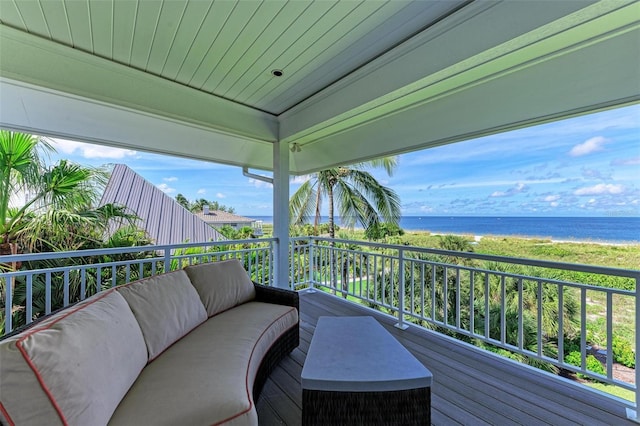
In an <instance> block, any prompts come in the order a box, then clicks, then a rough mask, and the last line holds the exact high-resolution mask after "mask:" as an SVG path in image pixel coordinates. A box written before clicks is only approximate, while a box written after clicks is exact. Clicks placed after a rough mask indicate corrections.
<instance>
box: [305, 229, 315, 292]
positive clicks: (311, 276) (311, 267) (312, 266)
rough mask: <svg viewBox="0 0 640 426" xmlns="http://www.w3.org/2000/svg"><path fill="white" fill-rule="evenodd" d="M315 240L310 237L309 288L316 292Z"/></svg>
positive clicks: (310, 290) (308, 290) (309, 290)
mask: <svg viewBox="0 0 640 426" xmlns="http://www.w3.org/2000/svg"><path fill="white" fill-rule="evenodd" d="M314 243H315V241H314V239H313V238H309V288H308V289H307V292H308V293H315V292H316V289H315V288H313V285H314V283H315V279H316V275H315V273H316V260H315V256H314V250H313V246H314V245H315V244H314Z"/></svg>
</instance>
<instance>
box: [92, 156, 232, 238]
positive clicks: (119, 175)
mask: <svg viewBox="0 0 640 426" xmlns="http://www.w3.org/2000/svg"><path fill="white" fill-rule="evenodd" d="M108 203H114V204H119V205H122V206H125V207H127V209H128V210H129V211H130V212H131V213H133V214H135V215H136V216H138V217H139V218H140V221H139V223H138V226H139V227H140V228H141V229H144V230H145V231H146V232H147V235H148V236H149V238H151V239H152V240H153V242H154V243H155V244H178V243H183V242H192V243H196V242H205V241H219V240H224V239H225V238H224V237H223V236H222V235H221V234H220V233H218V232H217V231H216V230H215V229H213V228H212V227H211V226H209V225H208V224H207V223H206V222H205V221H203V220H202V219H200V218H199V217H197V216H196V215H194V214H193V213H191V212H190V211H189V210H187V209H185V208H184V207H182V206H181V205H180V204H179V203H178V202H177V201H175V200H174V199H173V198H171V197H169V196H168V195H167V194H165V193H164V192H162V191H161V190H160V189H158V188H157V187H156V186H155V185H153V184H152V183H150V182H148V181H147V180H145V179H144V178H143V177H142V176H140V175H139V174H137V173H136V172H134V171H133V170H131V168H129V167H128V166H126V165H124V164H116V165H115V167H114V168H113V171H112V172H111V177H110V178H109V182H108V183H107V186H106V188H105V191H104V194H103V195H102V199H101V201H100V205H104V204H108Z"/></svg>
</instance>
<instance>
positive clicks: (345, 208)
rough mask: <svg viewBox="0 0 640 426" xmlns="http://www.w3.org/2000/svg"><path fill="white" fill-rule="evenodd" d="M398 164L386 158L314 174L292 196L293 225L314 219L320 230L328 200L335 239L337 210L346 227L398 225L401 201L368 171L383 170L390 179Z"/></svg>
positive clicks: (290, 216) (330, 231)
mask: <svg viewBox="0 0 640 426" xmlns="http://www.w3.org/2000/svg"><path fill="white" fill-rule="evenodd" d="M397 164H398V163H397V157H385V158H383V159H379V160H372V161H368V162H365V163H358V164H353V165H351V166H340V167H334V168H331V169H326V170H321V171H319V172H316V173H314V174H312V175H311V176H310V178H309V179H308V180H307V181H305V182H304V183H303V184H302V185H301V186H300V188H298V190H297V191H296V192H295V193H294V194H293V195H292V196H291V199H290V201H289V218H290V221H291V224H293V225H304V224H305V223H309V222H311V218H313V225H314V227H315V228H317V227H318V226H319V224H320V216H321V212H322V203H323V202H324V200H325V199H326V201H327V209H328V215H329V226H328V231H329V237H330V238H334V237H335V230H336V229H335V214H336V210H337V212H338V214H339V216H340V217H341V218H342V223H343V225H345V226H347V227H353V226H354V225H356V224H359V225H361V226H363V227H364V228H365V229H373V228H376V227H379V226H380V224H381V223H383V222H386V223H391V224H395V225H398V223H399V221H400V215H401V212H400V198H399V197H398V195H397V194H396V192H395V191H394V190H392V189H391V188H387V187H385V186H384V185H382V184H381V183H380V182H378V181H377V180H376V179H375V177H374V176H373V175H372V174H371V173H370V172H369V171H368V170H369V169H376V168H381V169H384V170H385V171H386V172H387V174H388V175H389V176H391V175H392V174H393V171H394V169H395V168H396V166H397Z"/></svg>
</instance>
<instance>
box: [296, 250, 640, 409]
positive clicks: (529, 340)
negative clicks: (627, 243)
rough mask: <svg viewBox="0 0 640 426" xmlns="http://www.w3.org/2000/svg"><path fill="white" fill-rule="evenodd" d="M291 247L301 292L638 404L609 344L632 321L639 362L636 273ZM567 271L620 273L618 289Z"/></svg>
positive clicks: (455, 255) (471, 256) (444, 254)
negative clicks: (593, 357)
mask: <svg viewBox="0 0 640 426" xmlns="http://www.w3.org/2000/svg"><path fill="white" fill-rule="evenodd" d="M292 252H293V256H292V259H291V270H290V275H291V278H290V281H292V282H295V283H297V284H298V287H297V288H299V289H302V288H309V289H313V290H315V289H318V290H323V291H327V292H330V293H333V294H335V295H337V296H341V297H344V298H346V299H349V300H352V301H354V302H357V303H361V304H365V305H367V306H369V307H372V308H375V309H378V310H382V311H385V312H387V313H388V314H390V315H394V316H395V317H396V318H397V320H398V323H397V325H396V326H397V327H399V328H405V327H407V323H413V324H417V325H420V326H424V327H427V328H431V329H435V330H437V331H440V332H445V333H447V334H451V335H454V336H456V337H458V338H462V339H464V340H467V341H470V342H471V341H473V342H476V343H477V342H482V344H484V345H490V347H492V348H493V350H494V351H495V350H504V351H508V352H504V351H503V352H502V353H505V354H508V356H510V357H514V358H522V357H526V358H527V359H528V360H529V363H530V364H534V365H537V366H542V367H544V366H546V367H547V368H557V369H564V370H568V371H572V372H575V373H577V374H580V375H582V376H584V377H587V378H591V379H595V380H597V381H600V382H604V383H608V384H611V385H615V386H618V387H621V388H623V389H627V390H631V391H633V392H635V394H636V401H637V400H638V388H637V383H638V382H639V377H638V376H639V374H638V369H637V368H636V370H635V381H634V382H633V383H630V382H627V381H622V380H619V379H617V378H615V377H614V374H613V366H614V359H613V350H611V348H612V347H613V343H614V342H613V341H614V338H615V337H616V336H617V334H618V333H619V332H621V331H622V330H623V327H627V329H626V332H629V329H630V330H631V331H632V333H633V335H632V336H631V340H633V341H634V342H635V360H636V366H637V364H638V354H637V348H638V345H639V333H637V330H638V315H637V314H638V312H639V307H638V303H639V300H640V296H639V294H640V293H639V291H640V290H639V287H640V286H639V285H638V284H639V283H640V271H638V270H623V269H617V268H607V267H597V266H589V265H574V264H566V263H558V262H547V261H540V260H531V259H516V258H509V257H502V256H490V255H482V254H475V253H461V252H451V251H446V250H437V249H428V248H418V247H407V246H398V245H385V244H378V243H369V242H364V241H347V240H330V239H326V238H295V239H293V240H292ZM567 272H572V274H573V273H576V272H577V273H580V274H583V275H584V276H585V277H615V278H613V279H615V280H616V283H617V284H618V287H620V288H609V287H603V286H599V285H597V284H589V281H588V280H587V278H585V282H572V281H568V280H567V279H563V276H564V275H566V274H567ZM573 276H575V274H573ZM596 282H597V281H596ZM622 288H624V289H622ZM595 323H597V327H596V328H597V331H598V332H599V333H601V336H600V337H599V340H600V341H601V342H604V343H605V344H604V345H602V346H604V348H603V349H606V354H604V355H601V356H604V373H603V372H597V371H595V370H594V369H593V368H592V367H590V365H589V364H588V361H589V358H588V354H589V349H590V348H589V347H588V342H589V340H590V339H591V337H592V336H591V335H590V334H591V333H594V327H593V326H591V325H592V324H595ZM567 335H568V336H572V337H573V338H572V339H570V341H567V339H566V336H567ZM627 337H628V336H627ZM576 342H577V343H576ZM571 352H579V356H578V357H577V360H576V357H575V356H574V357H573V363H569V362H567V360H566V359H565V357H566V356H567V355H569V354H570V353H571ZM599 355H600V354H599ZM576 361H577V362H576ZM576 364H577V365H576Z"/></svg>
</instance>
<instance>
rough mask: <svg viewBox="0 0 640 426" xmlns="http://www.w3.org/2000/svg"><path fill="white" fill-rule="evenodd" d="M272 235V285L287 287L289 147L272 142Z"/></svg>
mask: <svg viewBox="0 0 640 426" xmlns="http://www.w3.org/2000/svg"><path fill="white" fill-rule="evenodd" d="M273 236H274V237H275V238H276V249H275V253H274V254H275V263H274V266H275V267H274V268H273V280H274V281H273V283H272V285H274V286H276V287H281V288H289V287H290V284H289V279H288V271H289V148H288V146H287V144H286V143H284V142H280V141H276V142H274V143H273Z"/></svg>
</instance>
